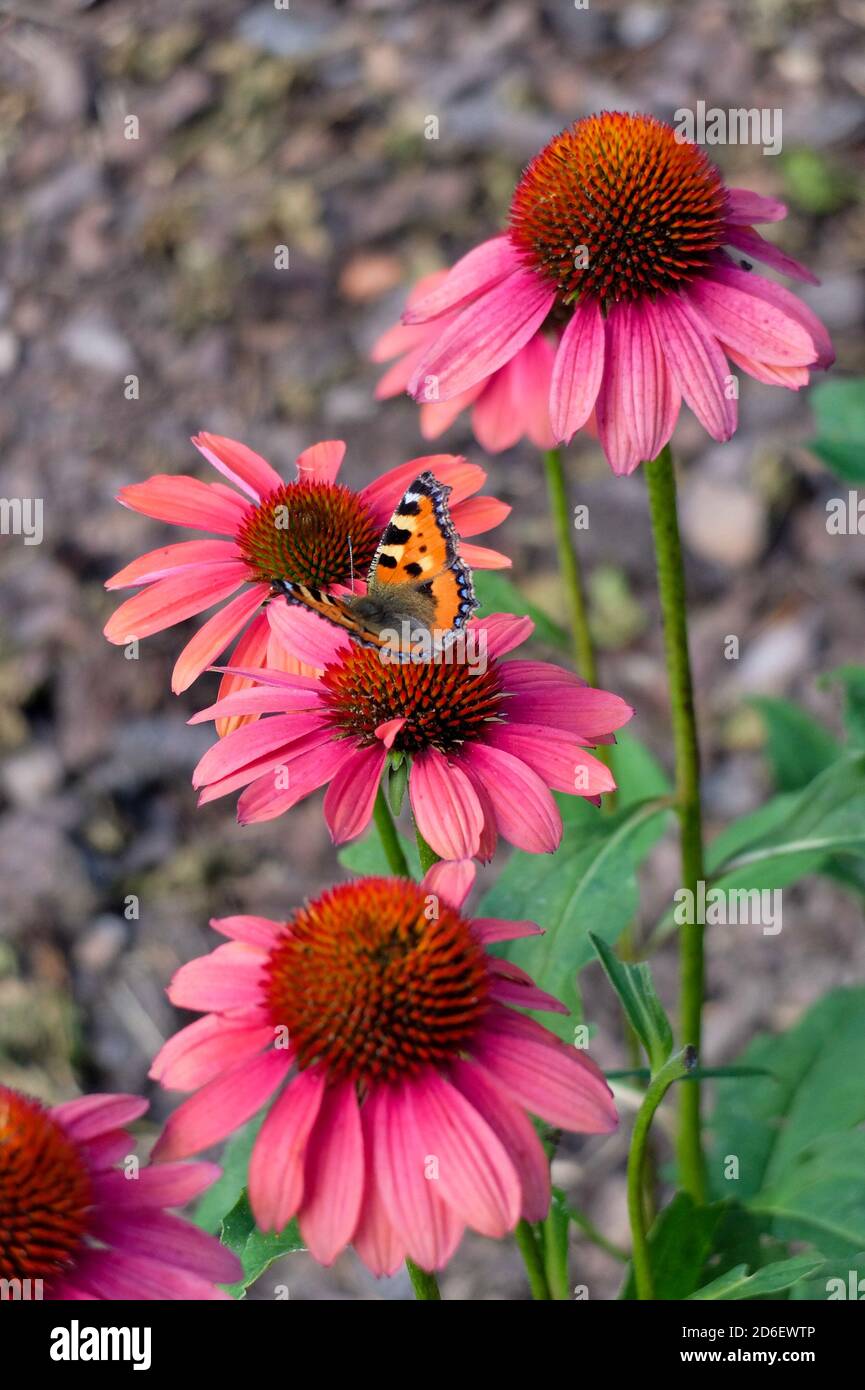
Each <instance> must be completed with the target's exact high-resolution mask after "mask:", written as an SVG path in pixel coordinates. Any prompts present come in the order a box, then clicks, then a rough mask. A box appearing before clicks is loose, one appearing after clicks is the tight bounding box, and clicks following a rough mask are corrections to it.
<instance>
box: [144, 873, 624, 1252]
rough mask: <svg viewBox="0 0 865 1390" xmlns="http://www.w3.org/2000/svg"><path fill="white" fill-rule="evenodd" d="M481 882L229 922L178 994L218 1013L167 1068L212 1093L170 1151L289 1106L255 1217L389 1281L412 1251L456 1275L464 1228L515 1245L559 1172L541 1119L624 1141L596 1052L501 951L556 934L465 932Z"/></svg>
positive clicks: (481, 923)
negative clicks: (496, 953) (514, 1235)
mask: <svg viewBox="0 0 865 1390" xmlns="http://www.w3.org/2000/svg"><path fill="white" fill-rule="evenodd" d="M466 868H467V866H465V865H456V864H447V865H444V864H437V865H435V866H434V867H433V869H431V870H430V872H429V873H428V874H427V876H426V878H425V879H424V881H423V883H422V884H417V883H411V882H409V881H408V880H406V879H389V878H369V879H361V880H358V881H356V882H354V883H344V884H340V885H339V886H338V887H336V888H333V889H331V890H330V891H328V892H326V893H324V894H323V895H322V896H321V897H319V898H317V899H316V900H315V901H314V902H311V903H309V904H308V905H307V906H306V907H303V908H300V909H298V911H297V912H295V913H294V915H293V916H292V917H291V918H290V919H289V920H288V921H287V922H285V923H279V922H270V921H267V920H265V919H264V918H261V917H229V918H225V919H224V920H222V921H216V922H214V923H213V924H212V925H213V926H214V927H215V928H216V929H217V930H218V931H220V932H222V934H223V935H225V936H228V937H231V938H233V940H232V941H231V942H230V944H228V945H226V946H220V947H218V948H217V949H216V950H215V951H214V952H213V953H212V954H211V955H210V956H205V957H203V958H201V959H199V960H194V961H191V962H190V963H189V964H188V965H185V966H183V967H182V968H181V969H180V970H179V971H178V973H177V974H176V975H175V977H174V979H173V981H172V983H171V986H170V988H169V995H170V997H171V999H172V1000H173V1002H174V1003H175V1004H177V1005H178V1006H179V1007H181V1008H188V1009H200V1010H202V1011H205V1016H204V1017H203V1018H201V1019H199V1020H198V1021H197V1022H195V1023H193V1024H191V1025H190V1026H189V1027H187V1028H184V1029H183V1030H182V1031H181V1032H180V1033H178V1034H176V1035H175V1037H173V1038H171V1039H170V1041H169V1042H168V1043H166V1045H165V1046H164V1047H163V1048H162V1050H161V1052H160V1053H159V1054H158V1056H157V1058H156V1060H155V1062H154V1064H153V1071H152V1075H153V1076H154V1077H155V1078H156V1079H157V1080H158V1081H160V1082H161V1083H162V1085H164V1086H167V1087H169V1088H171V1089H175V1090H182V1091H194V1092H195V1094H194V1095H192V1096H191V1097H190V1098H189V1099H188V1100H186V1101H184V1102H183V1103H182V1104H181V1105H180V1106H179V1107H178V1109H177V1110H175V1112H174V1114H173V1115H172V1116H171V1117H170V1118H169V1120H168V1123H167V1125H166V1127H165V1130H164V1132H163V1134H162V1137H161V1138H160V1140H159V1141H158V1143H157V1146H156V1149H155V1150H154V1154H155V1156H157V1157H160V1158H161V1157H165V1158H178V1157H181V1156H184V1155H187V1154H191V1153H197V1152H199V1151H200V1150H201V1149H204V1148H207V1147H208V1146H209V1145H211V1144H213V1143H216V1142H217V1141H218V1140H220V1139H224V1138H225V1137H226V1136H227V1135H228V1134H230V1133H231V1132H232V1131H233V1130H235V1129H237V1128H238V1127H239V1126H240V1125H242V1124H244V1123H245V1122H246V1121H247V1120H248V1119H250V1117H251V1116H252V1115H254V1114H255V1113H256V1111H258V1110H260V1109H261V1107H262V1106H264V1105H265V1104H266V1103H267V1102H268V1101H269V1100H271V1099H272V1098H273V1097H274V1096H277V1092H278V1093H279V1094H278V1096H277V1098H276V1100H275V1101H274V1103H273V1105H272V1107H271V1109H270V1111H269V1113H268V1115H267V1118H266V1120H265V1121H264V1125H263V1127H262V1128H261V1130H260V1132H259V1134H258V1137H257V1139H256V1141H255V1147H254V1149H253V1153H252V1160H251V1163H250V1167H249V1198H250V1203H251V1206H252V1210H253V1212H254V1214H255V1218H256V1221H257V1222H258V1224H259V1226H261V1227H262V1228H263V1229H265V1230H280V1229H282V1227H283V1226H285V1224H286V1222H288V1221H289V1220H290V1219H291V1218H292V1217H293V1216H295V1215H297V1217H298V1220H299V1224H300V1230H301V1234H302V1236H303V1238H304V1240H305V1242H306V1244H307V1245H308V1247H309V1250H310V1251H311V1253H312V1255H313V1256H314V1257H315V1259H317V1260H319V1261H320V1262H321V1263H322V1264H326V1265H327V1264H330V1263H331V1262H332V1261H333V1260H334V1259H335V1258H336V1256H337V1255H338V1254H339V1253H340V1251H341V1250H343V1249H344V1248H345V1247H346V1246H347V1245H350V1244H353V1245H354V1248H355V1250H356V1251H357V1253H358V1255H359V1256H360V1258H361V1259H362V1260H363V1261H364V1263H365V1264H366V1265H367V1266H368V1267H369V1268H370V1269H371V1270H372V1271H373V1273H375V1274H379V1275H381V1274H391V1273H393V1271H394V1270H395V1269H396V1268H397V1266H398V1265H399V1264H400V1263H401V1262H402V1260H403V1259H404V1258H405V1257H406V1255H409V1256H410V1257H411V1258H412V1259H413V1260H415V1261H416V1262H417V1263H418V1264H419V1265H421V1266H422V1267H423V1268H424V1269H440V1268H441V1267H442V1266H443V1265H444V1264H446V1263H447V1261H448V1260H449V1259H450V1257H451V1255H452V1254H453V1252H454V1250H455V1249H456V1246H457V1245H458V1243H459V1240H460V1238H461V1236H462V1233H463V1230H464V1228H465V1227H466V1226H469V1227H470V1228H471V1229H472V1230H475V1231H479V1232H480V1233H481V1234H482V1235H487V1236H493V1237H498V1236H503V1235H505V1234H506V1232H508V1231H510V1230H512V1229H513V1227H514V1226H515V1225H516V1223H517V1221H518V1220H519V1219H520V1218H521V1217H525V1218H526V1219H527V1220H529V1221H537V1220H540V1219H541V1218H542V1217H543V1216H544V1214H545V1213H546V1211H547V1207H548V1205H549V1199H550V1189H549V1176H548V1168H547V1162H546V1159H545V1157H544V1152H543V1149H542V1147H541V1144H540V1142H539V1140H538V1137H537V1134H536V1133H535V1130H534V1127H533V1126H532V1124H531V1122H530V1120H529V1118H528V1116H527V1114H526V1111H531V1112H532V1113H533V1114H534V1115H537V1116H538V1117H539V1118H540V1119H542V1120H545V1121H547V1123H549V1124H551V1125H555V1126H556V1127H557V1128H559V1127H560V1128H563V1129H570V1130H576V1131H578V1132H580V1133H585V1134H605V1133H608V1132H609V1131H610V1130H612V1129H614V1128H615V1126H616V1122H617V1120H616V1111H615V1107H614V1105H613V1101H612V1097H611V1094H610V1091H609V1088H608V1087H607V1084H606V1082H605V1081H604V1078H603V1076H602V1074H601V1072H600V1071H599V1070H598V1068H597V1067H596V1066H595V1065H594V1063H593V1062H591V1061H589V1060H588V1058H587V1057H586V1056H585V1054H584V1053H582V1052H580V1051H578V1050H577V1049H576V1048H573V1047H569V1046H567V1045H566V1044H565V1043H563V1042H560V1041H559V1039H558V1038H556V1037H554V1036H553V1034H552V1033H550V1032H548V1030H547V1029H546V1028H543V1027H542V1026H541V1025H540V1024H538V1023H536V1022H535V1021H534V1020H533V1019H531V1018H528V1017H526V1016H525V1015H524V1014H520V1013H517V1012H516V1011H515V1010H514V1009H513V1008H512V1007H511V1006H512V1005H514V1004H515V1005H517V1006H518V1007H523V1008H528V1009H553V1010H558V1011H560V1012H565V1013H566V1012H567V1010H566V1009H564V1006H563V1005H561V1004H560V1003H559V1002H558V1000H556V999H553V998H552V997H551V996H550V995H548V994H545V993H544V992H543V991H542V990H539V989H538V988H537V987H536V986H535V985H534V983H533V982H532V980H531V979H530V977H529V976H528V975H527V974H526V973H525V972H524V971H522V970H520V969H518V968H517V967H515V966H514V965H511V964H509V963H507V962H505V961H502V960H497V959H495V958H494V957H492V956H490V955H488V954H487V952H486V949H485V948H486V946H487V945H488V944H490V943H491V942H495V941H506V940H509V939H513V938H515V937H520V936H529V935H532V934H534V933H536V932H537V931H538V930H539V929H538V928H537V927H536V926H534V924H533V923H531V922H509V921H503V920H496V919H491V918H487V919H485V920H477V921H472V920H471V919H470V918H468V917H466V916H465V915H464V914H463V912H462V904H463V901H464V898H465V896H466V893H467V892H468V889H469V888H470V886H471V878H472V875H471V873H468V874H467V873H466ZM285 1083H287V1085H286V1084H285Z"/></svg>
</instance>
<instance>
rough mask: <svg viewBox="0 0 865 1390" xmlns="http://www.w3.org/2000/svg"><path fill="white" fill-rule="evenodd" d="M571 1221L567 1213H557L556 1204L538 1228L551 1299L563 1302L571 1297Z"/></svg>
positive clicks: (551, 1207) (551, 1206)
mask: <svg viewBox="0 0 865 1390" xmlns="http://www.w3.org/2000/svg"><path fill="white" fill-rule="evenodd" d="M569 1226H570V1221H569V1218H568V1214H567V1212H561V1211H557V1210H556V1207H555V1204H554V1203H552V1202H551V1203H550V1209H549V1211H548V1212H547V1214H546V1216H545V1217H544V1219H543V1221H542V1222H541V1224H540V1226H539V1227H538V1236H539V1238H540V1240H541V1243H542V1246H543V1252H544V1269H545V1271H546V1275H547V1283H548V1285H549V1289H550V1297H551V1298H554V1299H557V1300H559V1301H562V1300H564V1299H568V1298H570V1296H571V1285H570V1280H569V1278H568V1228H569Z"/></svg>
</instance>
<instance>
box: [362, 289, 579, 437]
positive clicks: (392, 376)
mask: <svg viewBox="0 0 865 1390" xmlns="http://www.w3.org/2000/svg"><path fill="white" fill-rule="evenodd" d="M447 278H448V272H447V271H446V270H441V271H437V272H436V274H435V275H427V276H425V277H424V278H423V280H419V281H418V283H417V284H416V285H415V287H414V289H413V290H412V292H411V294H410V295H409V297H408V301H407V304H406V309H407V310H411V309H412V308H413V306H414V305H415V304H417V303H419V302H420V301H421V300H422V299H425V298H426V296H427V295H428V294H430V293H431V292H432V291H433V290H435V289H438V288H439V286H440V285H442V284H443V283H444V281H445V280H446V279H447ZM458 313H459V309H454V310H452V311H451V312H450V313H445V314H442V315H441V317H440V318H437V319H434V320H433V321H431V322H429V323H418V324H411V325H409V324H404V323H398V324H394V326H393V327H392V328H389V329H388V330H387V331H386V332H385V333H383V334H382V336H381V337H380V338H379V339H378V341H377V342H376V343H375V344H374V345H373V348H372V353H371V356H372V360H373V361H374V362H389V361H390V360H391V358H394V357H395V358H398V361H396V362H394V363H393V365H392V366H391V367H389V368H388V370H387V371H386V372H385V374H384V376H383V377H382V378H381V380H380V381H379V383H378V386H377V387H376V392H375V395H376V399H377V400H380V401H384V400H389V399H390V397H391V396H398V395H399V394H400V392H401V391H404V390H405V389H406V387H407V386H408V383H409V381H410V380H411V378H412V377H413V376H414V372H415V368H416V367H417V365H418V363H419V362H421V361H423V359H424V357H425V356H426V353H427V351H428V350H429V349H430V348H431V347H432V345H433V344H434V342H435V340H436V339H437V338H439V337H440V336H441V334H442V332H443V331H444V329H445V328H447V327H448V326H449V325H450V323H451V322H452V321H453V320H454V319H455V318H456V316H457V314H458ZM555 356H556V354H555V343H554V340H553V339H551V338H550V337H549V336H548V335H547V334H546V333H545V332H544V333H535V334H534V336H533V337H531V338H530V339H529V341H528V342H527V343H526V344H525V346H524V347H521V348H520V349H519V351H518V352H517V353H516V354H515V355H514V356H513V357H512V358H511V359H510V360H509V361H508V362H506V363H505V364H504V366H503V367H500V368H499V369H498V370H497V371H495V372H492V373H491V374H490V375H489V376H484V377H482V378H481V379H480V380H478V381H476V382H475V383H474V385H473V386H470V387H469V388H468V390H467V391H460V392H458V393H457V394H456V395H455V396H452V397H451V398H450V399H449V400H446V401H440V400H437V399H435V398H434V386H433V385H432V384H430V385H429V386H428V387H426V386H425V387H424V390H423V391H422V392H421V394H420V396H419V397H418V399H419V400H420V402H421V408H420V431H421V434H422V435H423V437H424V439H437V438H438V436H439V435H440V434H443V433H444V431H445V430H446V429H448V428H449V426H450V425H452V424H453V422H454V420H456V418H457V416H458V415H459V414H461V412H462V411H463V410H466V409H469V408H471V412H472V430H473V432H474V436H475V439H476V440H477V441H478V443H479V444H480V446H481V448H482V449H485V450H486V451H487V453H489V454H497V453H500V452H501V450H502V449H510V448H511V447H512V446H513V445H514V444H517V443H518V442H519V440H520V439H522V438H523V436H525V437H526V438H527V439H529V440H531V442H532V443H533V444H535V445H536V446H537V447H538V448H539V449H551V448H552V447H553V445H554V444H555V442H556V441H555V437H554V435H553V430H552V426H551V424H550V409H549V398H550V386H551V384H552V376H553V362H554V361H555ZM427 391H428V392H429V394H430V395H432V396H433V398H432V399H427V398H426V394H425V392H427Z"/></svg>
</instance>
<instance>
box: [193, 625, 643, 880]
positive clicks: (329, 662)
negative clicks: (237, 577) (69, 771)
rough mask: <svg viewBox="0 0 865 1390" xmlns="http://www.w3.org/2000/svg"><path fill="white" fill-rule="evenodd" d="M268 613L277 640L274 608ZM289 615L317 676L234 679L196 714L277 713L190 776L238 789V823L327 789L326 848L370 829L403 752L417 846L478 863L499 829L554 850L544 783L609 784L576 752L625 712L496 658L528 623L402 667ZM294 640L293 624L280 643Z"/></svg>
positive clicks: (548, 670)
mask: <svg viewBox="0 0 865 1390" xmlns="http://www.w3.org/2000/svg"><path fill="white" fill-rule="evenodd" d="M271 608H272V613H273V616H272V619H271V621H272V622H274V623H275V624H276V625H277V631H282V629H281V628H280V626H279V624H280V623H281V621H282V618H281V613H280V610H283V611H284V609H285V605H284V604H281V603H274V604H272V605H271ZM300 617H301V618H303V619H305V620H306V622H305V629H304V634H305V635H303V637H302V650H303V652H304V654H305V655H306V659H307V660H308V661H311V662H314V663H315V664H316V665H318V666H319V667H320V668H321V674H320V675H318V676H317V677H315V678H310V677H308V676H307V677H304V676H295V675H291V674H284V673H280V672H270V671H267V670H263V669H262V670H258V671H254V670H248V669H247V670H245V671H244V674H245V675H246V676H247V677H249V678H253V679H255V681H256V682H257V687H258V688H256V689H253V690H248V691H242V692H240V693H238V694H235V695H229V696H228V697H227V698H225V699H223V700H219V701H217V703H216V704H215V705H212V706H210V708H209V709H206V710H202V711H201V712H200V713H199V714H197V715H195V716H194V718H193V721H192V722H193V723H197V722H199V721H201V720H204V719H214V718H220V717H223V716H228V715H237V714H248V713H253V712H254V713H258V714H275V715H276V716H277V717H276V718H273V719H261V720H260V721H259V722H258V723H257V724H254V725H248V726H246V727H244V728H241V729H238V730H236V731H235V732H233V733H231V734H229V735H228V737H227V738H224V739H222V740H221V742H219V743H218V744H215V745H214V747H212V748H210V749H208V751H207V753H205V755H204V757H203V758H202V759H201V762H200V763H199V764H198V767H197V768H196V769H195V773H194V775H193V784H194V785H195V786H196V787H202V788H204V790H203V792H202V795H201V800H202V802H204V801H212V800H214V798H216V797H219V796H224V795H225V794H226V793H227V792H232V791H235V790H237V788H239V787H244V786H245V787H246V790H245V791H244V792H243V794H242V796H241V797H240V801H239V803H238V819H239V820H240V821H241V822H243V823H248V822H250V821H259V820H270V819H272V818H273V817H274V816H278V815H281V814H282V812H283V811H287V810H288V809H289V807H291V806H294V805H295V804H296V802H298V801H300V800H301V799H302V798H303V797H305V796H307V795H308V794H309V793H310V792H312V791H314V790H315V789H316V788H318V787H322V786H324V785H325V784H326V783H329V786H328V789H327V794H326V795H325V798H324V814H325V819H326V820H327V824H328V828H329V829H330V833H331V835H332V837H333V839H334V841H335V842H336V843H338V844H339V843H342V842H343V841H345V840H351V839H354V837H355V836H357V835H360V834H361V833H362V832H363V831H364V830H365V829H366V827H367V826H368V824H369V821H370V817H371V815H372V810H373V803H374V801H375V796H376V791H377V789H378V785H379V781H380V779H381V775H382V772H383V770H384V767H385V764H386V762H387V761H388V758H389V757H390V759H391V761H393V760H394V758H400V757H401V758H408V759H409V760H410V763H411V768H410V772H409V780H408V790H409V798H410V801H411V808H412V811H413V813H414V817H415V821H416V823H417V827H418V829H419V831H420V833H421V834H422V835H423V836H424V838H425V840H426V841H427V843H428V844H429V845H430V846H431V847H432V849H434V850H435V852H436V854H438V855H440V856H441V857H442V858H444V859H469V858H471V857H472V856H474V855H478V856H480V857H481V858H483V859H488V858H490V857H491V856H492V854H493V852H494V849H495V845H496V837H497V835H499V834H500V835H502V836H504V838H505V839H506V840H509V841H510V842H511V844H514V845H518V846H519V847H520V848H521V849H525V850H529V851H533V852H542V851H548V852H549V851H552V850H554V849H556V847H557V845H558V844H559V841H560V839H561V834H562V821H561V817H560V815H559V810H558V807H557V806H556V803H555V801H554V799H553V797H552V795H551V790H550V789H551V788H552V790H554V791H561V792H570V793H572V794H576V795H580V796H586V797H597V796H599V795H600V794H601V793H602V792H606V791H611V790H612V789H613V787H614V786H615V782H614V780H613V777H612V775H611V773H610V771H609V769H608V768H607V767H605V766H604V764H603V763H602V762H600V761H599V760H598V759H597V758H594V757H593V756H592V755H591V753H589V752H587V751H586V750H587V746H588V745H591V744H597V743H608V742H610V741H611V734H612V731H613V730H614V729H618V728H619V727H620V726H621V725H622V724H624V723H626V722H627V720H628V719H630V718H631V715H632V714H633V710H632V709H631V707H630V706H629V705H627V704H626V703H625V701H624V700H622V699H620V697H619V696H618V695H611V694H610V693H609V692H608V691H606V690H593V689H592V688H591V687H589V686H587V685H586V684H585V683H584V682H583V681H581V680H580V678H579V677H578V676H574V675H572V674H571V673H570V672H569V671H565V670H562V669H561V668H560V667H558V666H552V665H550V664H549V663H547V662H541V661H502V660H501V659H500V658H501V657H503V656H504V655H505V654H506V653H507V652H510V651H512V650H513V649H514V648H515V647H517V646H519V644H520V643H521V642H523V641H524V640H525V638H526V637H528V636H529V634H530V633H531V631H532V629H533V626H534V624H533V623H532V621H531V619H530V618H516V617H513V616H512V615H510V614H504V613H499V614H494V615H492V616H490V617H488V618H483V619H479V620H473V621H472V622H470V623H469V624H468V625H467V629H466V634H467V643H466V646H465V649H464V655H465V657H466V659H465V660H461V661H459V662H452V661H451V660H449V657H450V656H451V655H452V652H448V653H446V654H444V655H443V656H442V657H440V658H439V659H435V660H430V661H419V662H413V661H412V662H405V663H403V662H396V661H394V662H389V661H383V660H382V657H381V653H380V652H378V651H374V650H372V649H371V648H368V647H361V646H358V645H356V644H355V643H354V642H352V640H351V639H350V638H349V637H348V636H347V635H346V634H345V633H344V632H342V631H340V630H339V629H338V628H336V627H332V626H329V625H328V624H326V623H324V622H322V621H321V619H319V618H317V617H316V616H315V615H314V614H307V613H303V612H302V611H301V612H300ZM297 641H298V631H297V628H296V626H295V625H294V624H293V625H292V627H291V628H288V629H286V631H285V642H286V646H287V647H288V649H289V650H291V644H292V643H293V642H297ZM461 654H463V653H461ZM472 658H475V659H472Z"/></svg>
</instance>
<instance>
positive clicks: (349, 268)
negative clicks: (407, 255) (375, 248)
mask: <svg viewBox="0 0 865 1390" xmlns="http://www.w3.org/2000/svg"><path fill="white" fill-rule="evenodd" d="M402 279H403V267H402V261H401V260H400V259H399V258H398V257H397V256H387V255H378V256H376V255H370V254H361V255H359V256H354V257H352V259H351V260H350V261H349V262H348V264H347V265H346V267H345V269H344V270H343V272H342V274H341V275H340V277H339V288H340V291H341V292H342V294H343V295H345V298H346V299H348V300H351V302H352V303H355V304H365V303H367V302H368V301H369V300H371V299H378V297H379V296H380V295H382V294H386V293H387V291H388V290H392V289H393V288H394V287H395V286H396V285H398V284H399V283H400V281H401V280H402Z"/></svg>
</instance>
